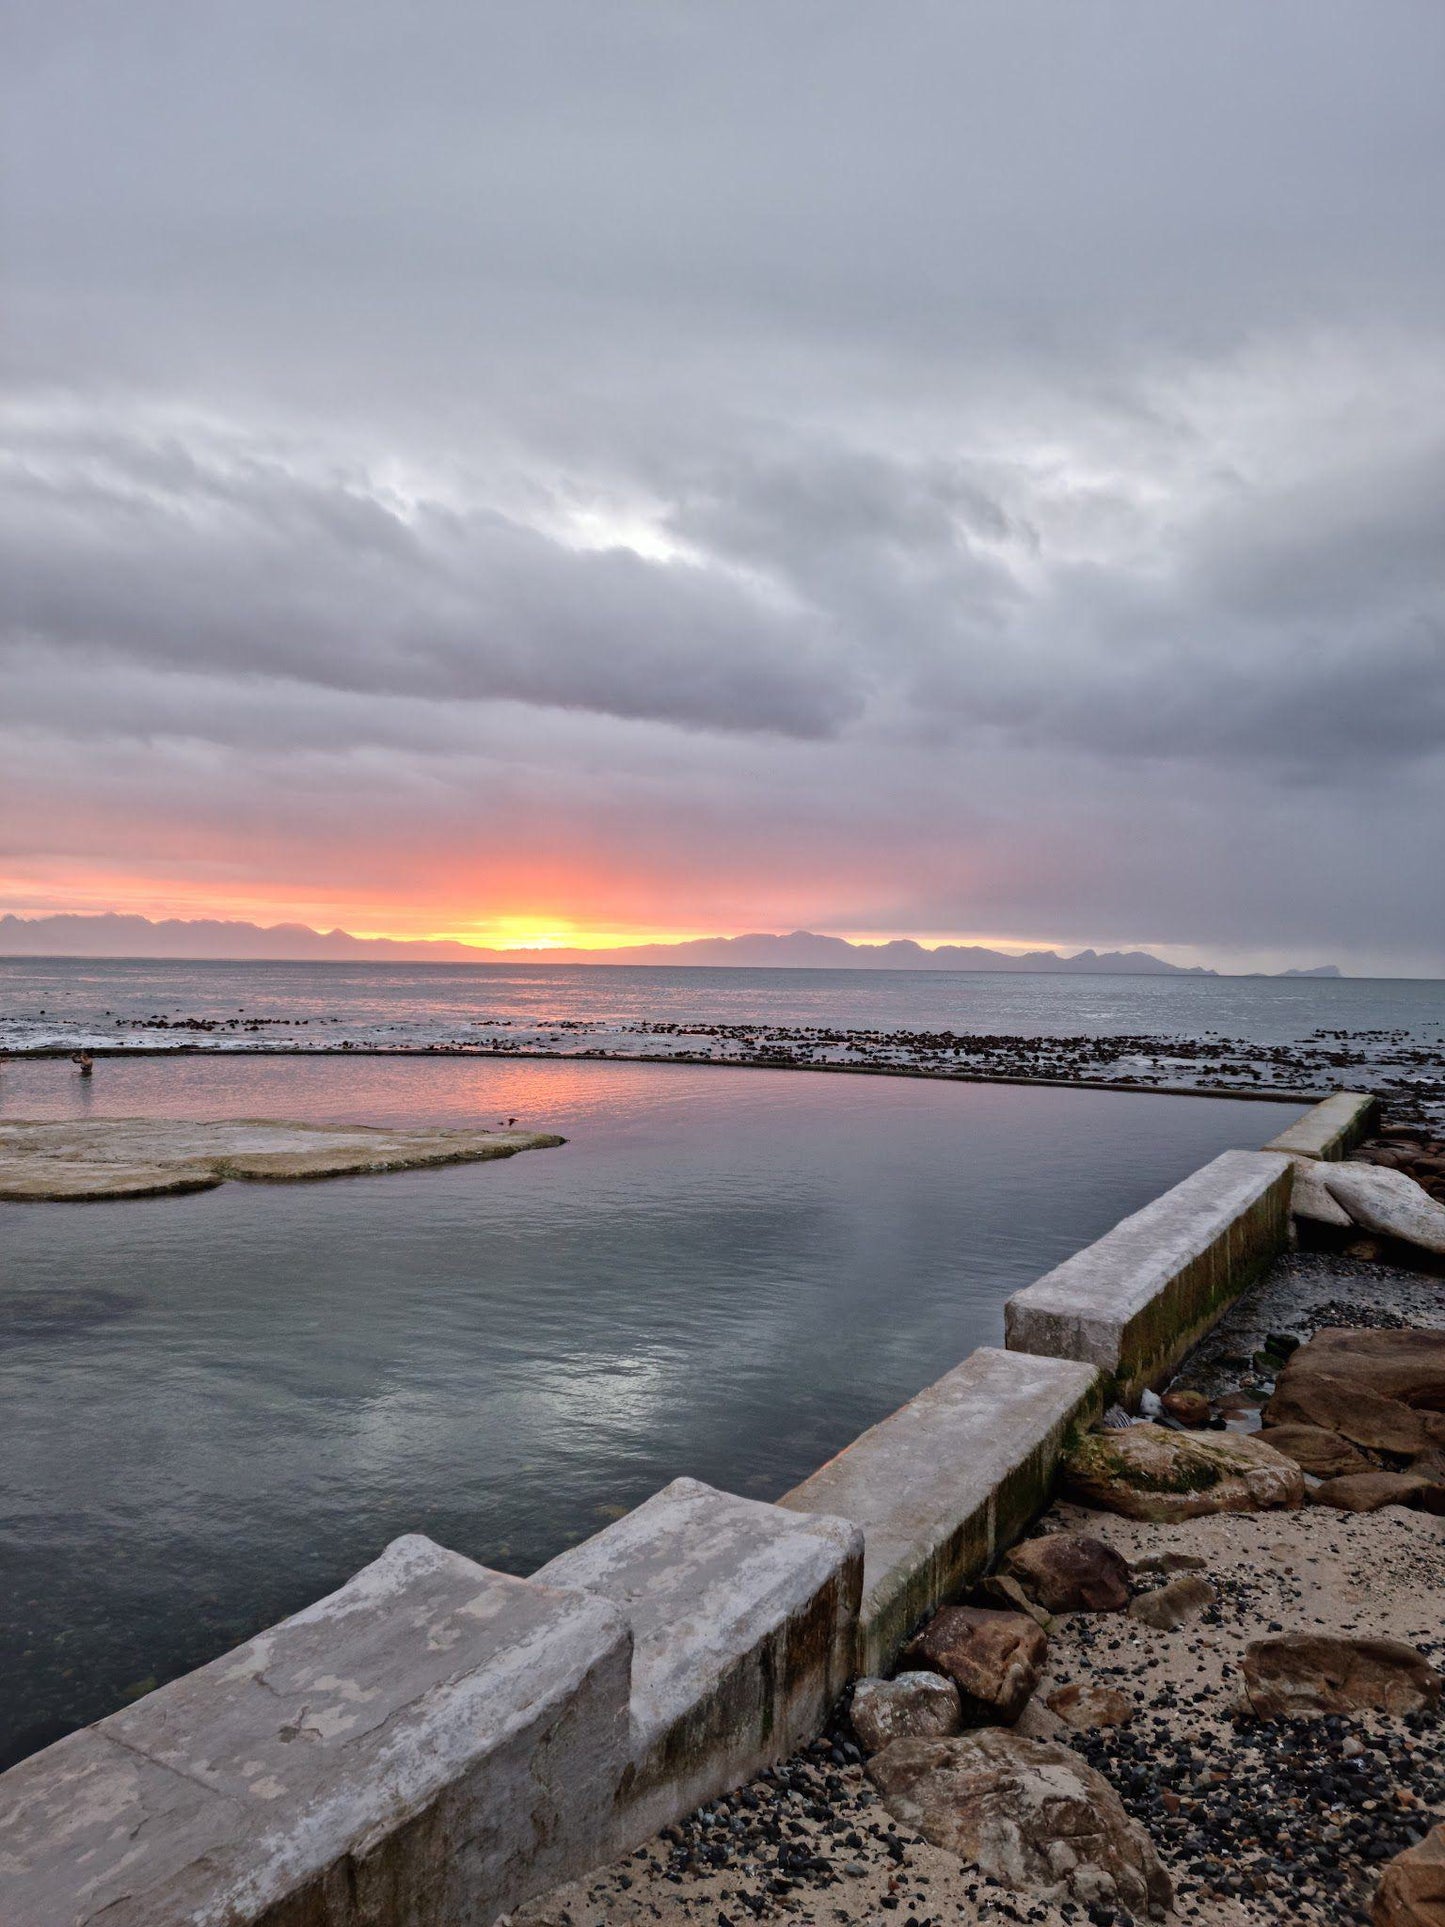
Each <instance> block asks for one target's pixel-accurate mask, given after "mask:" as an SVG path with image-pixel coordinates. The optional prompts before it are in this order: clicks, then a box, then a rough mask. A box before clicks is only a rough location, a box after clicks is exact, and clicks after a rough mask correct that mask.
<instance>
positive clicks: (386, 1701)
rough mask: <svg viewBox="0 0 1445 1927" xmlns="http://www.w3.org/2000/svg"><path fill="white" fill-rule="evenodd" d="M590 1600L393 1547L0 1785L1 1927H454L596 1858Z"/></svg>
mask: <svg viewBox="0 0 1445 1927" xmlns="http://www.w3.org/2000/svg"><path fill="white" fill-rule="evenodd" d="M630 1654H631V1640H630V1637H629V1634H628V1631H627V1627H626V1624H625V1622H624V1621H623V1619H622V1617H621V1615H620V1614H619V1613H618V1612H617V1611H616V1610H615V1608H613V1607H612V1606H610V1605H609V1604H608V1603H607V1602H606V1601H605V1600H601V1599H597V1598H593V1597H589V1596H588V1595H586V1594H583V1593H563V1592H558V1591H555V1590H551V1589H548V1588H545V1587H542V1586H538V1585H535V1584H533V1583H532V1582H530V1581H527V1580H520V1579H509V1578H505V1577H504V1576H503V1575H502V1574H500V1573H494V1572H489V1571H487V1570H486V1569H485V1568H484V1567H481V1566H477V1565H474V1564H473V1563H472V1562H471V1561H470V1560H468V1559H463V1558H460V1557H459V1556H458V1555H457V1554H455V1553H451V1552H444V1551H443V1550H442V1549H441V1547H439V1546H435V1545H433V1544H432V1543H431V1542H430V1540H427V1539H422V1538H406V1539H398V1540H396V1541H395V1542H394V1543H393V1544H392V1545H390V1546H388V1547H387V1549H386V1551H385V1552H384V1553H383V1554H382V1555H381V1557H380V1558H379V1559H377V1560H375V1561H374V1562H373V1563H372V1564H371V1565H369V1566H367V1567H365V1568H364V1569H363V1570H362V1571H361V1572H359V1573H357V1575H356V1576H355V1577H354V1578H353V1579H351V1580H350V1581H349V1582H348V1583H347V1584H346V1585H345V1586H343V1587H342V1588H341V1589H340V1591H339V1592H335V1593H332V1594H331V1595H330V1597H328V1598H326V1599H323V1600H321V1601H319V1602H318V1603H317V1604H316V1605H314V1606H311V1607H309V1608H308V1609H307V1610H306V1611H305V1612H302V1613H298V1614H296V1615H295V1617H294V1618H291V1619H287V1620H283V1621H282V1622H281V1624H280V1625H278V1626H273V1627H271V1628H270V1629H269V1630H268V1631H266V1632H264V1633H262V1634H260V1635H259V1636H258V1637H257V1638H255V1639H253V1640H251V1641H250V1642H249V1644H247V1645H245V1646H241V1647H238V1648H237V1649H236V1650H235V1651H234V1652H232V1653H227V1654H225V1655H224V1656H223V1657H222V1658H220V1659H218V1660H215V1661H213V1662H212V1664H211V1665H209V1666H204V1667H202V1668H201V1669H200V1670H199V1671H197V1672H194V1673H189V1674H187V1675H186V1676H185V1677H184V1678H182V1679H179V1680H176V1681H174V1682H173V1683H172V1684H171V1685H169V1686H164V1687H162V1688H161V1689H160V1691H159V1692H156V1693H151V1694H148V1695H147V1696H146V1698H144V1699H142V1700H138V1701H137V1702H136V1703H135V1704H134V1705H133V1706H130V1707H127V1708H126V1709H125V1710H124V1711H123V1712H120V1713H116V1714H113V1715H112V1716H111V1717H110V1718H109V1719H106V1720H102V1721H100V1722H99V1723H98V1724H97V1725H95V1726H91V1727H87V1728H85V1729H84V1730H83V1731H82V1732H79V1733H75V1734H72V1735H71V1736H70V1738H68V1739H64V1740H61V1741H60V1742H59V1743H58V1744H57V1745H55V1746H52V1747H48V1748H47V1749H46V1750H45V1751H44V1752H42V1753H38V1754H36V1755H35V1756H34V1757H33V1758H32V1759H29V1760H25V1761H23V1762H22V1763H21V1764H20V1765H19V1766H17V1767H13V1768H12V1769H11V1770H10V1772H8V1773H7V1774H5V1775H4V1776H3V1778H0V1920H3V1921H5V1922H7V1923H11V1922H13V1923H14V1927H85V1923H90V1922H96V1923H100V1922H103V1923H104V1927H197V1924H198V1923H202V1922H205V1923H214V1927H245V1924H246V1923H258V1924H259V1923H264V1924H265V1927H311V1923H317V1927H320V1923H323V1922H324V1923H325V1927H379V1924H380V1923H384V1922H385V1923H390V1922H402V1921H405V1922H406V1923H407V1924H408V1927H450V1924H451V1923H454V1922H457V1921H462V1920H466V1921H476V1922H478V1923H484V1922H490V1921H491V1920H492V1919H493V1918H494V1917H495V1915H496V1914H497V1913H498V1912H500V1911H502V1910H504V1909H506V1908H509V1907H512V1906H515V1905H516V1904H517V1903H518V1902H520V1901H521V1900H523V1899H525V1898H526V1897H528V1896H529V1895H531V1894H533V1893H536V1892H539V1891H541V1890H542V1889H544V1888H545V1887H547V1886H548V1885H550V1884H551V1883H553V1882H554V1881H556V1880H558V1879H561V1878H564V1877H566V1876H567V1875H568V1874H571V1873H576V1872H580V1871H582V1870H583V1869H584V1868H585V1867H587V1866H588V1865H591V1864H593V1863H594V1862H595V1861H596V1860H597V1859H599V1858H600V1857H601V1855H602V1853H603V1852H604V1850H605V1835H606V1828H607V1825H608V1822H609V1821H610V1818H611V1812H612V1805H613V1799H614V1794H615V1789H616V1784H617V1780H618V1777H619V1774H620V1773H621V1772H622V1771H623V1770H624V1768H625V1763H626V1743H627V1701H628V1679H629V1665H630Z"/></svg>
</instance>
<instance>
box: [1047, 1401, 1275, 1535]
mask: <svg viewBox="0 0 1445 1927" xmlns="http://www.w3.org/2000/svg"><path fill="white" fill-rule="evenodd" d="M1061 1470H1062V1481H1063V1488H1064V1491H1065V1492H1066V1493H1067V1494H1068V1496H1069V1497H1070V1498H1071V1499H1077V1500H1078V1501H1079V1502H1080V1503H1081V1504H1083V1505H1088V1506H1097V1507H1099V1508H1101V1509H1102V1510H1104V1511H1106V1512H1120V1513H1122V1514H1123V1515H1124V1516H1125V1517H1126V1518H1129V1519H1150V1520H1154V1521H1156V1522H1158V1523H1161V1524H1168V1523H1170V1522H1171V1521H1173V1520H1178V1519H1197V1518H1201V1517H1203V1516H1204V1515H1205V1514H1206V1513H1210V1512H1266V1511H1270V1510H1274V1509H1277V1508H1291V1509H1292V1508H1294V1507H1296V1506H1299V1505H1302V1504H1303V1503H1304V1475H1303V1474H1302V1473H1301V1471H1300V1469H1299V1467H1298V1466H1297V1465H1296V1464H1295V1462H1294V1460H1293V1459H1287V1458H1286V1457H1285V1456H1284V1454H1283V1453H1282V1452H1275V1451H1272V1450H1271V1449H1270V1447H1269V1446H1268V1445H1266V1444H1264V1443H1263V1441H1262V1440H1260V1439H1258V1438H1256V1437H1253V1436H1250V1435H1247V1434H1242V1433H1236V1432H1173V1431H1170V1430H1169V1429H1168V1428H1167V1427H1165V1426H1162V1425H1131V1426H1130V1427H1129V1428H1128V1430H1127V1431H1124V1432H1090V1433H1088V1434H1087V1436H1086V1437H1084V1438H1082V1439H1080V1441H1079V1443H1078V1444H1077V1445H1076V1446H1075V1447H1074V1448H1073V1450H1072V1451H1071V1452H1069V1453H1068V1454H1067V1455H1066V1456H1065V1458H1064V1461H1063V1465H1062V1468H1061Z"/></svg>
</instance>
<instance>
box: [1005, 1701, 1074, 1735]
mask: <svg viewBox="0 0 1445 1927" xmlns="http://www.w3.org/2000/svg"><path fill="white" fill-rule="evenodd" d="M1012 1730H1013V1731H1014V1732H1015V1733H1017V1734H1019V1735H1020V1737H1021V1738H1023V1739H1026V1740H1066V1739H1067V1738H1068V1734H1069V1729H1068V1727H1067V1726H1065V1725H1064V1722H1063V1721H1062V1720H1061V1719H1060V1718H1059V1716H1058V1714H1057V1713H1051V1712H1050V1711H1049V1709H1048V1707H1047V1706H1045V1705H1044V1703H1043V1701H1042V1700H1037V1699H1033V1700H1030V1701H1029V1703H1028V1705H1027V1706H1026V1707H1025V1708H1024V1710H1023V1712H1022V1713H1020V1714H1019V1716H1018V1718H1017V1719H1016V1720H1015V1721H1014V1723H1013V1728H1012Z"/></svg>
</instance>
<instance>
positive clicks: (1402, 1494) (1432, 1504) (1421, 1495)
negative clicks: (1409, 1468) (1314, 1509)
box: [1310, 1469, 1445, 1513]
mask: <svg viewBox="0 0 1445 1927" xmlns="http://www.w3.org/2000/svg"><path fill="white" fill-rule="evenodd" d="M1310 1498H1311V1499H1312V1500H1313V1502H1314V1503H1315V1504H1316V1505H1332V1506H1335V1507H1336V1508H1337V1509H1338V1510H1339V1511H1341V1512H1378V1511H1379V1510H1380V1508H1381V1506H1386V1505H1404V1506H1410V1507H1412V1508H1413V1509H1414V1510H1415V1511H1417V1512H1437V1513H1438V1512H1442V1511H1445V1485H1440V1484H1438V1483H1437V1482H1436V1481H1435V1480H1434V1479H1429V1478H1425V1477H1423V1476H1422V1475H1421V1474H1420V1473H1418V1472H1377V1471H1374V1470H1373V1469H1372V1470H1370V1471H1368V1472H1351V1473H1347V1474H1346V1475H1345V1477H1343V1478H1339V1479H1326V1480H1325V1482H1324V1484H1323V1485H1319V1486H1316V1487H1315V1489H1314V1491H1313V1492H1312V1493H1311V1494H1310Z"/></svg>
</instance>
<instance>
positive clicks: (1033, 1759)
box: [868, 1729, 1173, 1914]
mask: <svg viewBox="0 0 1445 1927" xmlns="http://www.w3.org/2000/svg"><path fill="white" fill-rule="evenodd" d="M868 1772H869V1776H870V1777H871V1779H872V1780H873V1783H874V1785H875V1786H876V1787H877V1788H878V1790H879V1792H880V1793H881V1794H882V1796H883V1800H884V1803H885V1805H886V1806H887V1808H888V1810H889V1812H890V1813H891V1814H893V1816H894V1818H895V1819H896V1820H898V1821H899V1822H900V1823H901V1824H902V1825H904V1826H907V1827H912V1828H913V1829H914V1830H915V1831H916V1832H918V1833H921V1834H922V1835H923V1837H924V1838H925V1839H926V1840H928V1841H931V1842H932V1844H933V1845H934V1846H937V1847H942V1848H944V1849H946V1850H947V1851H948V1852H950V1853H956V1854H958V1855H959V1857H960V1858H961V1859H963V1860H966V1861H968V1862H970V1863H971V1864H972V1865H974V1866H976V1867H978V1868H979V1870H980V1872H982V1873H983V1874H985V1875H986V1876H987V1877H988V1878H989V1879H991V1880H996V1881H998V1882H999V1883H1000V1885H1002V1886H1004V1887H1009V1888H1012V1889H1013V1890H1014V1891H1015V1892H1020V1893H1029V1894H1035V1895H1038V1896H1039V1897H1040V1898H1043V1899H1072V1900H1074V1901H1076V1902H1079V1903H1081V1904H1083V1905H1084V1906H1086V1907H1095V1906H1097V1907H1101V1908H1103V1907H1109V1908H1112V1907H1114V1906H1119V1907H1124V1908H1127V1909H1128V1910H1129V1911H1130V1912H1131V1913H1136V1914H1143V1913H1148V1912H1156V1911H1162V1910H1163V1909H1165V1908H1167V1907H1168V1906H1169V1905H1170V1903H1171V1901H1172V1898H1173V1894H1172V1890H1171V1888H1170V1883H1169V1877H1168V1875H1167V1874H1166V1873H1165V1871H1164V1869H1163V1867H1162V1866H1161V1865H1160V1863H1159V1856H1158V1855H1157V1854H1156V1853H1155V1851H1154V1845H1153V1842H1152V1841H1151V1840H1150V1838H1149V1836H1148V1834H1147V1833H1146V1832H1145V1831H1144V1829H1143V1827H1142V1826H1140V1825H1139V1823H1138V1821H1136V1820H1131V1819H1130V1818H1129V1816H1128V1814H1127V1813H1126V1812H1125V1811H1124V1808H1123V1806H1122V1804H1121V1802H1120V1800H1119V1796H1118V1794H1117V1793H1115V1791H1114V1789H1113V1788H1112V1787H1111V1786H1110V1785H1109V1782H1108V1781H1107V1780H1106V1779H1105V1778H1104V1777H1103V1775H1102V1774H1100V1773H1097V1772H1095V1770H1094V1769H1093V1768H1092V1767H1091V1766H1090V1765H1089V1764H1088V1763H1087V1761H1085V1760H1083V1759H1081V1758H1080V1756H1079V1755H1078V1754H1077V1753H1075V1752H1074V1751H1073V1750H1072V1748H1070V1747H1067V1746H1061V1745H1059V1744H1058V1743H1057V1742H1055V1741H1049V1740H1028V1739H1022V1738H1020V1737H1019V1735H1018V1734H1016V1733H1006V1732H1001V1731H999V1730H997V1729H991V1730H988V1731H985V1732H981V1733H967V1734H964V1735H963V1737H962V1738H960V1739H956V1740H931V1741H930V1740H899V1741H897V1742H895V1744H894V1745H892V1746H890V1747H888V1748H886V1749H885V1750H884V1751H883V1752H882V1753H880V1754H878V1755H877V1757H876V1758H875V1759H873V1760H872V1761H870V1762H869V1766H868Z"/></svg>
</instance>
